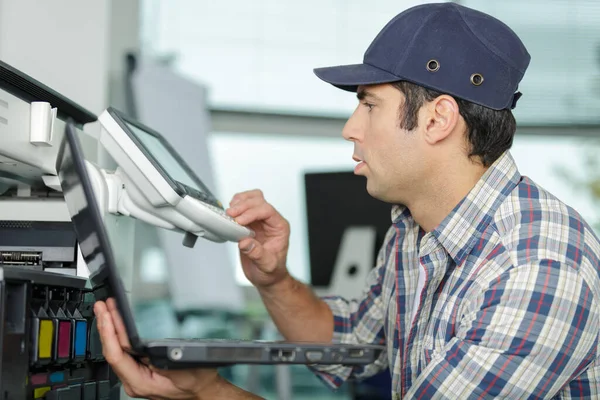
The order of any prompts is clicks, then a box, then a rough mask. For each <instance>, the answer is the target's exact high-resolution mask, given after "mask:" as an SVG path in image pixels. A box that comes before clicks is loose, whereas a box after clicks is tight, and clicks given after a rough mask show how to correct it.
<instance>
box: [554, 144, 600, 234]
mask: <svg viewBox="0 0 600 400" xmlns="http://www.w3.org/2000/svg"><path fill="white" fill-rule="evenodd" d="M581 165H582V167H583V168H582V169H583V171H584V172H583V174H581V173H579V174H578V173H575V172H573V171H572V170H569V169H568V168H565V167H564V166H560V167H557V168H556V174H557V175H558V177H559V178H561V179H563V180H565V181H566V182H567V183H568V184H570V185H571V186H572V187H573V189H574V190H575V191H577V192H580V193H581V195H582V196H587V197H588V198H589V199H590V200H591V201H592V203H593V204H594V205H595V206H596V207H595V211H596V216H595V218H594V220H593V221H588V222H589V223H590V225H592V227H593V228H594V229H595V230H596V233H598V234H600V141H598V140H597V139H596V140H593V141H589V142H587V143H586V146H585V150H584V152H583V154H582V157H581Z"/></svg>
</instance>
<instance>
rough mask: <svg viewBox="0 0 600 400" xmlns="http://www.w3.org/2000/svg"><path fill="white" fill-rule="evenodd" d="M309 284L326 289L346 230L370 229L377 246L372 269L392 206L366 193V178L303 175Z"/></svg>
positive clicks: (349, 175)
mask: <svg viewBox="0 0 600 400" xmlns="http://www.w3.org/2000/svg"><path fill="white" fill-rule="evenodd" d="M304 183H305V195H306V215H307V228H308V246H309V260H310V274H311V284H312V285H313V286H318V287H327V286H329V283H330V280H331V275H332V273H333V267H334V265H335V260H336V257H337V255H338V250H339V247H340V242H341V239H342V235H343V233H344V231H345V230H346V228H348V227H349V226H357V225H360V226H369V225H370V226H374V227H375V228H376V230H377V243H376V246H375V249H376V250H375V253H374V254H373V266H374V265H375V258H376V256H377V252H378V251H379V248H380V247H381V245H382V243H383V239H384V238H385V234H386V232H387V230H388V229H389V227H390V226H391V224H392V220H391V209H392V205H391V204H388V203H384V202H383V201H380V200H377V199H375V198H373V197H371V195H369V193H368V192H367V189H366V183H367V181H366V178H365V177H364V176H358V175H354V173H353V172H323V173H306V174H305V175H304Z"/></svg>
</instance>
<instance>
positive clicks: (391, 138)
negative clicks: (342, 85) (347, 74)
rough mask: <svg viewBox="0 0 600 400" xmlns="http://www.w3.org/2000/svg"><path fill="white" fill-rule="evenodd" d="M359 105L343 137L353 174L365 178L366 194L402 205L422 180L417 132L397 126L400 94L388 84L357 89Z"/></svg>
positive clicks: (421, 151)
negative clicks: (347, 143) (348, 145)
mask: <svg viewBox="0 0 600 400" xmlns="http://www.w3.org/2000/svg"><path fill="white" fill-rule="evenodd" d="M357 97H358V99H359V104H358V106H357V107H356V110H355V111H354V113H353V114H352V116H351V117H350V119H349V120H348V122H347V123H346V126H345V127H344V130H343V137H344V139H346V140H349V141H352V142H353V143H354V156H353V158H354V159H355V160H356V161H358V162H359V164H358V165H357V166H356V168H355V170H354V173H355V174H357V175H364V176H366V178H367V191H368V192H369V194H370V195H371V196H373V197H375V198H378V199H380V200H383V201H387V202H390V203H403V204H406V201H407V200H408V199H410V198H411V197H412V194H413V193H414V192H415V191H418V190H419V186H420V183H421V182H422V180H423V179H424V172H425V171H424V167H425V165H426V163H424V161H425V160H424V155H425V153H426V148H425V147H426V146H425V144H424V143H423V141H422V140H421V139H420V136H421V135H420V133H419V129H420V128H416V129H415V130H413V131H411V132H408V131H406V130H403V129H401V128H400V127H399V125H400V123H399V122H400V121H399V114H400V112H399V110H400V107H401V106H402V105H403V104H404V95H403V94H402V93H401V92H400V91H399V90H398V89H396V88H395V87H393V86H392V85H391V84H384V85H369V86H359V88H358V91H357Z"/></svg>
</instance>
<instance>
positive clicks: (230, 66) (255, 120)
mask: <svg viewBox="0 0 600 400" xmlns="http://www.w3.org/2000/svg"><path fill="white" fill-rule="evenodd" d="M456 2H457V3H461V4H463V5H466V6H470V7H473V8H476V9H479V10H481V11H485V12H488V13H490V14H492V15H494V16H497V17H499V18H500V19H502V20H503V21H504V22H506V23H507V24H508V25H509V26H511V27H512V28H513V29H514V30H515V31H516V32H517V34H519V35H520V37H521V38H522V39H523V41H524V42H525V44H526V46H527V47H528V49H529V51H530V53H531V55H532V62H531V66H530V68H529V70H528V72H527V74H526V76H525V79H524V81H523V83H522V85H521V87H520V88H519V89H520V91H522V92H523V93H524V96H523V97H522V98H521V100H520V101H519V105H518V107H517V109H516V110H515V116H516V118H517V122H518V124H519V129H518V131H517V135H516V137H515V142H514V146H513V150H512V154H513V156H514V157H515V159H516V160H517V162H518V164H519V166H520V169H521V172H522V173H523V174H524V175H528V176H529V177H531V178H532V179H534V180H535V181H537V182H538V183H540V184H541V185H542V186H544V187H545V188H547V189H548V190H550V191H551V192H552V193H554V194H555V195H556V196H558V197H559V198H560V199H561V200H563V201H564V202H566V203H567V204H569V205H571V206H573V207H574V208H576V209H577V210H578V211H579V212H580V213H581V214H582V215H583V216H584V217H585V218H586V219H587V220H588V221H589V222H590V223H592V224H594V225H595V226H596V227H598V228H600V162H599V161H598V159H599V157H598V154H600V3H599V2H598V1H596V0H569V1H567V0H552V1H542V0H519V1H517V0H504V1H502V2H499V1H496V2H491V1H486V0H461V1H456ZM420 3H424V2H423V1H413V0H395V1H391V0H373V1H370V2H365V1H357V0H319V1H315V0H305V1H291V0H255V1H244V0H229V1H221V2H217V1H203V0H170V1H166V0H162V1H161V0H112V1H104V0H94V1H87V2H78V1H74V0H59V1H54V2H37V1H33V0H26V1H24V0H19V1H16V0H12V1H11V0H0V58H1V59H2V60H3V61H5V62H8V63H10V64H12V65H13V66H15V67H16V68H19V69H21V70H23V71H24V72H26V73H28V74H30V75H31V76H33V77H34V78H36V79H38V80H40V81H41V82H44V83H46V84H47V85H49V86H51V87H53V88H55V89H56V90H58V91H60V92H61V93H63V94H65V95H67V96H68V97H71V98H72V99H73V100H75V101H77V102H79V103H81V104H82V105H83V106H84V107H87V108H89V109H90V110H91V111H93V112H95V113H98V114H99V113H100V112H101V111H102V110H103V109H104V108H105V107H106V106H108V105H113V106H116V107H117V108H120V109H122V110H124V111H126V112H129V113H132V114H135V115H136V116H137V117H138V118H140V119H141V120H142V121H143V122H145V123H147V124H148V125H150V126H151V127H154V128H156V129H158V130H160V131H162V132H163V133H164V134H165V135H166V136H167V137H168V139H169V140H171V141H172V142H173V144H174V146H175V147H176V148H177V149H178V150H179V151H181V152H182V153H185V154H184V156H185V158H186V159H187V160H188V162H189V163H190V164H191V165H192V166H193V167H195V168H196V169H197V170H198V171H199V175H201V178H202V179H204V180H206V181H207V182H208V183H210V185H211V186H212V189H213V191H214V192H215V193H216V194H217V196H218V197H219V198H220V199H221V200H222V201H223V203H224V204H226V203H228V202H229V199H230V198H231V197H232V196H233V195H234V194H235V193H236V192H238V191H242V190H248V189H253V188H260V189H262V190H263V192H264V194H265V196H266V198H267V199H268V200H269V201H270V202H271V203H272V204H273V205H274V206H275V207H276V208H277V209H278V210H279V211H280V212H281V213H282V214H283V215H284V216H285V217H286V218H287V219H288V220H289V221H290V224H291V226H292V236H291V243H290V249H289V258H288V260H289V261H288V267H289V269H290V271H291V272H292V273H293V274H294V275H295V276H296V277H297V278H298V279H300V280H302V281H305V282H308V283H310V282H311V262H310V260H311V255H310V249H309V237H308V231H309V221H308V218H307V193H306V186H305V174H307V173H326V172H338V171H340V172H345V171H351V170H352V168H353V166H354V162H353V161H352V160H351V155H352V146H351V144H349V143H347V142H345V141H344V140H343V139H342V138H341V129H342V127H343V124H344V122H345V119H346V118H347V117H348V116H349V115H350V113H351V112H352V110H353V108H354V107H355V103H356V99H355V97H354V96H353V95H352V94H349V93H346V92H342V91H339V90H337V89H335V88H333V87H331V86H329V85H327V84H325V83H323V82H321V81H320V80H318V79H317V78H316V77H315V76H314V75H313V73H312V69H313V68H314V67H319V66H327V65H335V64H345V63H356V62H360V61H361V60H362V55H363V53H364V50H365V49H366V48H367V46H368V45H369V43H370V42H371V40H372V39H373V38H374V37H375V35H376V34H377V32H379V30H380V29H381V28H382V27H383V26H384V25H385V23H386V22H387V21H389V20H390V19H391V18H392V17H393V16H395V15H396V14H397V13H399V12H400V11H402V10H403V9H405V8H408V7H410V6H413V5H416V4H420ZM25 20H27V21H28V23H27V24H26V25H27V26H31V27H34V28H32V29H29V28H26V27H25V26H24V23H23V21H25ZM48 32H52V34H51V35H49V34H48ZM141 71H146V72H147V75H140V74H141ZM148 71H150V72H148ZM152 71H154V72H152ZM154 73H156V74H158V75H153V74H154ZM161 74H162V75H161ZM161 77H162V78H161ZM165 82H168V84H165ZM173 98H175V99H178V98H181V99H185V100H184V101H182V103H181V104H177V103H176V102H173V100H172V99H173ZM161 101H162V103H161ZM161 104H162V106H161ZM169 104H171V105H174V104H175V108H173V110H170V109H169V108H168V105H169ZM161 107H163V108H161ZM186 107H187V108H186ZM161 109H165V110H169V111H168V112H165V113H163V115H159V114H158V113H159V111H160V110H161ZM150 110H152V112H151V111H150ZM182 110H184V111H185V112H186V113H187V114H186V115H189V114H192V113H193V114H194V116H193V118H190V119H186V117H185V116H184V117H181V115H180V114H181V113H182ZM176 111H177V112H176ZM182 124H183V126H182ZM185 124H188V125H185ZM185 126H189V127H190V128H189V131H186V130H185ZM175 128H177V129H175ZM89 129H90V130H91V131H93V130H94V129H97V127H95V126H91V127H89ZM203 175H204V176H203ZM313 224H314V221H313ZM134 237H135V239H130V240H131V241H132V243H131V246H132V251H133V252H134V257H133V260H134V262H133V264H134V265H132V266H131V268H132V269H133V271H134V281H135V282H134V287H133V292H132V295H133V298H134V302H135V306H136V313H137V317H138V325H139V327H140V329H141V330H142V331H143V334H144V336H147V337H165V336H178V335H183V336H189V337H235V338H240V337H241V338H247V339H256V338H260V339H275V338H277V337H278V336H277V333H276V331H275V329H274V327H273V326H272V325H271V324H270V323H269V320H268V317H267V316H266V315H265V311H264V309H263V307H262V306H261V303H260V301H259V299H258V298H257V296H256V293H255V291H254V289H253V288H252V287H251V286H249V284H248V282H247V281H246V280H245V278H244V276H243V273H242V271H241V268H240V265H239V261H238V256H237V249H236V246H235V245H234V244H225V245H219V246H218V248H215V247H214V246H209V245H207V244H202V245H201V246H198V248H196V249H194V250H189V249H184V248H183V247H182V246H181V245H180V244H179V241H180V237H178V236H177V235H173V234H170V233H166V232H161V231H159V230H157V229H154V228H152V227H149V226H146V225H143V224H141V223H136V226H135V236H134ZM203 246H204V247H203ZM174 264H175V265H174ZM331 269H333V265H332V266H331ZM174 271H175V272H176V273H175V272H174ZM328 274H329V276H330V277H331V276H332V275H333V274H334V273H333V271H329V272H328ZM313 275H314V274H313ZM190 277H191V278H190ZM190 285H191V286H190ZM328 285H329V286H332V285H333V283H332V282H328ZM215 288H216V289H217V290H215ZM219 296H220V297H219ZM223 296H224V298H223ZM186 302H189V304H188V303H186ZM223 374H224V375H225V376H227V377H228V378H230V379H231V380H233V381H234V382H235V383H236V384H239V385H240V386H242V387H244V388H248V389H251V390H254V391H256V392H257V393H259V394H261V395H263V396H265V397H266V398H269V399H281V400H284V399H288V398H293V399H303V398H309V397H310V398H311V399H351V398H359V397H360V396H359V395H358V393H359V392H360V391H361V390H366V389H364V387H360V386H359V385H352V386H351V385H344V386H343V387H342V388H341V389H340V390H339V391H336V392H332V391H330V390H329V389H327V388H326V387H325V386H324V385H323V384H322V383H321V382H320V381H319V380H318V379H317V378H315V377H314V376H313V375H312V374H311V373H310V371H308V370H307V369H306V368H304V367H289V368H288V367H273V366H260V367H248V366H236V367H232V368H227V369H224V370H223ZM384 375H385V373H384ZM382 382H385V376H383V380H382ZM382 385H385V383H382ZM368 396H369V395H368ZM374 396H375V395H374V394H371V395H370V397H368V398H374ZM382 398H385V397H382Z"/></svg>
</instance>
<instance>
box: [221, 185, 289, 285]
mask: <svg viewBox="0 0 600 400" xmlns="http://www.w3.org/2000/svg"><path fill="white" fill-rule="evenodd" d="M229 204H230V208H229V209H227V213H228V214H229V215H230V216H231V217H233V218H235V220H236V221H237V222H238V223H239V224H241V225H244V226H248V227H249V228H251V229H252V230H254V232H255V233H256V236H255V237H254V238H246V239H243V240H241V241H240V242H239V243H238V247H239V249H240V256H241V261H242V267H243V270H244V274H245V275H246V278H248V280H249V281H250V282H251V283H252V284H253V285H255V286H256V287H257V288H259V289H260V288H264V287H268V286H271V285H273V284H275V283H278V282H280V281H282V280H283V279H284V278H286V277H288V276H289V274H288V271H287V268H286V260H287V252H288V247H289V241H290V225H289V223H288V222H287V221H286V220H285V218H283V217H282V216H281V214H279V213H278V212H277V210H275V208H273V206H272V205H271V204H269V203H267V202H266V200H265V198H264V196H263V194H262V192H261V191H260V190H251V191H248V192H242V193H238V194H236V195H235V196H233V198H232V199H231V202H230V203H229Z"/></svg>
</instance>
